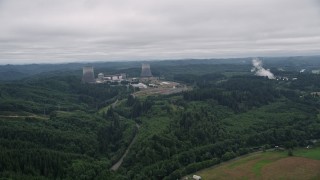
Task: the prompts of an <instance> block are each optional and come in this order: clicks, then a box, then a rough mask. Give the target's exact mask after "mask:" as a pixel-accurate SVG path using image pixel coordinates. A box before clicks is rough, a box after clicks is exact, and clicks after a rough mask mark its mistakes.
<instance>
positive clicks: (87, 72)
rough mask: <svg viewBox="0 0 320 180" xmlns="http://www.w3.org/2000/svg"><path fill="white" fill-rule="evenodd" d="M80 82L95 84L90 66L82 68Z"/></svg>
mask: <svg viewBox="0 0 320 180" xmlns="http://www.w3.org/2000/svg"><path fill="white" fill-rule="evenodd" d="M82 82H83V83H94V82H95V79H94V73H93V67H92V66H85V67H83V76H82Z"/></svg>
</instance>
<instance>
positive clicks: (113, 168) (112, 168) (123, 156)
mask: <svg viewBox="0 0 320 180" xmlns="http://www.w3.org/2000/svg"><path fill="white" fill-rule="evenodd" d="M136 128H137V132H136V134H135V136H134V138H133V139H132V141H131V143H130V144H129V146H128V148H127V149H126V152H125V153H124V154H123V155H122V157H121V158H120V159H119V161H118V162H117V163H115V164H114V165H113V166H112V167H111V168H110V170H113V171H116V170H118V169H119V167H120V166H121V164H122V162H123V159H124V158H125V157H126V156H127V154H128V152H129V150H130V148H131V146H132V145H133V144H134V142H135V141H136V140H137V136H138V131H139V128H140V126H139V124H137V123H136Z"/></svg>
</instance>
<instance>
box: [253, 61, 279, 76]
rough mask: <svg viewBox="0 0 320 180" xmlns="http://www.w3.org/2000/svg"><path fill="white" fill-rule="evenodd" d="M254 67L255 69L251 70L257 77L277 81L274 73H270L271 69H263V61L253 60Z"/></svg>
mask: <svg viewBox="0 0 320 180" xmlns="http://www.w3.org/2000/svg"><path fill="white" fill-rule="evenodd" d="M252 65H253V68H252V69H251V72H255V75H257V76H264V77H265V76H267V77H268V78H269V79H275V76H274V75H273V73H272V72H270V69H265V68H263V67H262V61H261V60H260V59H258V58H253V59H252Z"/></svg>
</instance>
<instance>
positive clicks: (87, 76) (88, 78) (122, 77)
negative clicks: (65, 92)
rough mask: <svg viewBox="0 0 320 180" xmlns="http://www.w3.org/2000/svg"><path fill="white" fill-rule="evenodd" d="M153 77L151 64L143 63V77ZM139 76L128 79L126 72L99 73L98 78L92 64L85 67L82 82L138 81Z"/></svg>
mask: <svg viewBox="0 0 320 180" xmlns="http://www.w3.org/2000/svg"><path fill="white" fill-rule="evenodd" d="M150 78H152V73H151V69H150V65H149V64H142V66H141V79H143V80H144V81H145V80H148V79H150ZM137 79H139V78H131V79H128V78H127V75H126V74H125V73H120V74H111V75H105V74H103V73H99V74H98V78H95V76H94V69H93V67H92V66H85V67H83V75H82V82H83V83H108V82H121V81H136V80H137Z"/></svg>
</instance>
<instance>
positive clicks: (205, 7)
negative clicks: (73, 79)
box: [0, 0, 320, 64]
mask: <svg viewBox="0 0 320 180" xmlns="http://www.w3.org/2000/svg"><path fill="white" fill-rule="evenodd" d="M319 54H320V0H0V64H7V63H10V64H19V63H60V62H74V61H111V60H112V61H114V60H152V59H181V58H220V57H244V56H250V57H251V56H290V55H319Z"/></svg>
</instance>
